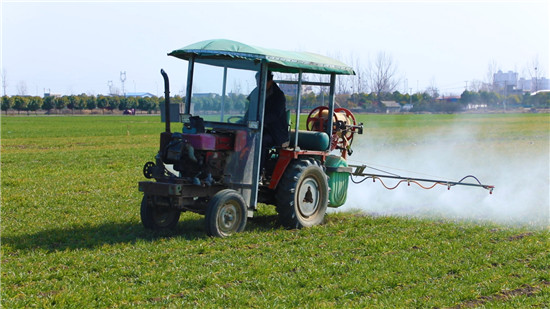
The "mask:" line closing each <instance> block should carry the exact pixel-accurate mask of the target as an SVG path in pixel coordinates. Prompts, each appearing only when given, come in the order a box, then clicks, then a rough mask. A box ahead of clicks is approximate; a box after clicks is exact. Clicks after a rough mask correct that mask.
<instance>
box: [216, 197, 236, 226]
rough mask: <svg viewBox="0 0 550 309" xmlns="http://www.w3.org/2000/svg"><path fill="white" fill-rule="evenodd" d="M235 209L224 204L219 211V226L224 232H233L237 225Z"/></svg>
mask: <svg viewBox="0 0 550 309" xmlns="http://www.w3.org/2000/svg"><path fill="white" fill-rule="evenodd" d="M237 217H238V216H237V208H236V207H235V205H233V204H225V205H223V207H222V208H221V209H220V215H219V217H218V219H219V221H218V222H219V226H220V228H221V229H222V230H224V231H231V230H233V229H234V228H235V227H236V226H237V224H238V222H237V221H238V220H237Z"/></svg>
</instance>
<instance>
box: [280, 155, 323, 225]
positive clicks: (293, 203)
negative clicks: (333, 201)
mask: <svg viewBox="0 0 550 309" xmlns="http://www.w3.org/2000/svg"><path fill="white" fill-rule="evenodd" d="M328 193H329V187H328V180H327V175H326V174H325V172H324V171H323V169H322V168H321V166H320V165H319V163H318V162H317V161H315V160H313V159H301V160H298V161H294V162H292V163H291V164H290V165H289V166H288V167H287V169H286V171H285V172H284V174H283V177H282V178H281V180H280V182H279V185H278V188H277V193H276V199H277V205H276V207H277V212H278V213H279V221H280V222H281V224H282V225H283V226H284V227H286V228H288V229H299V228H302V227H310V226H313V225H317V224H320V223H322V222H323V219H324V217H325V213H326V211H327V206H328Z"/></svg>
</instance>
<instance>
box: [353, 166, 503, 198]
mask: <svg viewBox="0 0 550 309" xmlns="http://www.w3.org/2000/svg"><path fill="white" fill-rule="evenodd" d="M365 168H367V166H366V165H349V166H348V169H349V172H350V176H351V181H353V182H354V183H361V182H363V181H365V180H367V179H372V181H373V182H376V180H377V179H378V180H379V181H380V183H382V185H383V186H384V187H385V188H386V189H388V190H393V189H395V188H397V187H398V186H399V185H400V184H402V183H407V185H409V186H410V185H411V183H414V184H416V185H418V186H419V187H421V188H423V189H432V188H433V187H435V186H436V185H442V186H446V187H447V189H449V190H450V189H451V187H453V186H457V185H459V186H469V187H479V188H483V189H486V190H489V193H490V194H493V189H494V188H495V186H493V185H485V184H482V183H481V182H480V181H479V179H477V177H475V176H473V175H468V176H465V177H463V178H462V179H461V180H459V181H447V180H437V179H425V178H413V177H403V176H399V175H395V174H392V175H380V174H371V173H365ZM354 176H356V177H364V178H363V179H361V180H359V181H356V180H354V179H353V177H354ZM383 178H389V179H397V180H399V182H398V183H397V184H396V185H395V186H393V187H389V186H386V184H385V183H384V181H382V179H383ZM468 178H472V179H474V180H475V181H476V182H477V183H470V182H464V180H466V179H468ZM421 182H428V183H432V185H431V186H424V185H422V184H421Z"/></svg>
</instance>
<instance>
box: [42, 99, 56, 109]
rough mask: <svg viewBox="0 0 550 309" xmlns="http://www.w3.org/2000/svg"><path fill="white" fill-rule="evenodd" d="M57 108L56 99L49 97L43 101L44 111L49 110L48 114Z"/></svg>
mask: <svg viewBox="0 0 550 309" xmlns="http://www.w3.org/2000/svg"><path fill="white" fill-rule="evenodd" d="M54 108H55V97H52V96H47V97H44V99H43V100H42V109H44V110H47V111H48V113H49V112H50V111H51V110H52V109H54Z"/></svg>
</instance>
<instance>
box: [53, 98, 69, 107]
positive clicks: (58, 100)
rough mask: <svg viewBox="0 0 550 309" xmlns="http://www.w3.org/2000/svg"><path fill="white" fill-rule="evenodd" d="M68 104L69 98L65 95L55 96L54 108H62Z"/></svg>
mask: <svg viewBox="0 0 550 309" xmlns="http://www.w3.org/2000/svg"><path fill="white" fill-rule="evenodd" d="M67 105H69V99H68V98H67V97H66V96H62V97H58V98H55V108H56V109H59V110H61V109H64V108H66V107H67Z"/></svg>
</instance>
